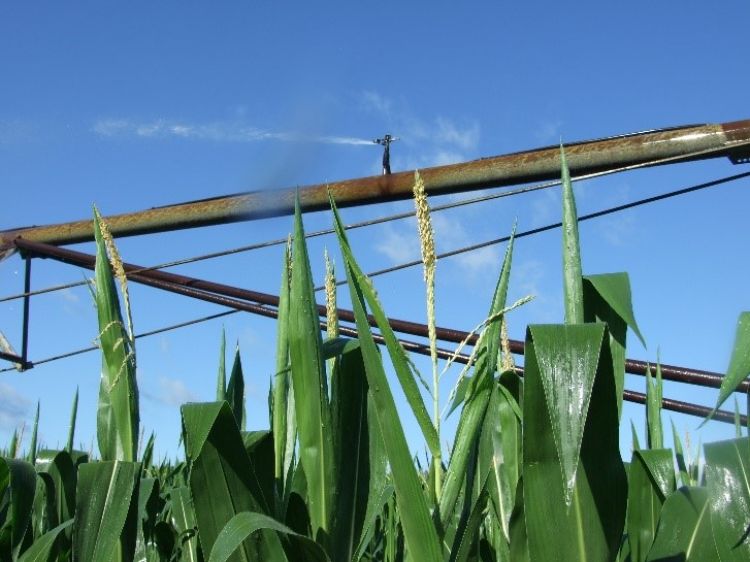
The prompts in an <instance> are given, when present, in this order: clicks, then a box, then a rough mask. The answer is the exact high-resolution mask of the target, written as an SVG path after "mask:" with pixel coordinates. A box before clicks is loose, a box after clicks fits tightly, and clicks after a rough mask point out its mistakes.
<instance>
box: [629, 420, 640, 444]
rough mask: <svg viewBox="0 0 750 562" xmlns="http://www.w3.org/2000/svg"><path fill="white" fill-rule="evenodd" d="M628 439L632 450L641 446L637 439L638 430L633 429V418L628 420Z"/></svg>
mask: <svg viewBox="0 0 750 562" xmlns="http://www.w3.org/2000/svg"><path fill="white" fill-rule="evenodd" d="M630 439H631V440H632V442H633V445H632V449H633V451H638V450H640V448H641V443H640V441H638V432H637V431H636V430H635V425H634V424H633V420H630Z"/></svg>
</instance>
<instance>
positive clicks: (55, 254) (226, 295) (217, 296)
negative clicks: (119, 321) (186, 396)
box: [16, 238, 750, 393]
mask: <svg viewBox="0 0 750 562" xmlns="http://www.w3.org/2000/svg"><path fill="white" fill-rule="evenodd" d="M16 244H17V245H18V247H19V249H21V250H23V251H24V252H27V253H29V254H30V255H35V256H40V257H48V258H52V259H55V260H58V261H62V262H64V263H69V264H72V265H77V266H80V267H85V268H87V269H91V270H93V269H94V264H95V261H96V258H95V257H94V256H92V255H89V254H84V253H82V252H76V251H73V250H67V249H64V248H58V247H56V246H51V245H49V244H42V243H39V242H31V241H29V240H25V239H23V238H21V239H18V240H17V241H16ZM123 267H124V268H125V272H126V275H127V276H128V278H130V279H132V280H133V281H136V282H138V283H143V284H146V285H150V286H152V287H157V288H162V289H166V290H172V292H179V293H180V294H183V295H186V296H191V297H193V298H198V299H201V300H206V301H209V302H214V303H216V304H222V305H224V306H230V307H233V308H237V309H240V310H245V311H247V312H253V313H256V314H263V315H265V316H269V314H267V313H266V312H265V311H267V310H269V309H267V308H265V307H266V306H274V307H275V306H278V304H279V297H278V296H276V295H270V294H268V293H262V292H259V291H251V290H248V289H241V288H239V287H233V286H230V285H225V284H222V283H215V282H212V281H206V280H203V279H197V278H195V277H188V276H185V275H178V274H175V273H168V272H166V271H154V270H145V271H144V268H143V267H142V266H138V265H134V264H128V263H125V264H123ZM170 286H171V287H170ZM173 288H179V289H174V290H173ZM243 301H251V302H252V303H257V304H255V305H253V306H254V307H257V306H258V305H261V308H260V309H256V308H253V309H252V310H251V309H250V305H249V304H248V303H247V302H243ZM317 309H318V314H319V315H320V316H323V317H324V316H325V315H326V310H325V306H323V305H317ZM338 316H339V318H340V319H341V320H343V321H346V322H354V313H353V312H352V311H351V310H346V309H339V310H338ZM368 320H369V323H370V325H371V326H377V322H376V321H375V318H373V317H372V316H368ZM388 322H389V324H390V325H391V327H392V328H393V330H395V331H397V332H400V333H403V334H410V335H414V336H420V337H427V336H428V332H427V326H426V325H425V324H420V323H418V322H411V321H408V320H399V319H396V318H389V319H388ZM435 331H436V335H437V338H438V339H439V340H441V341H446V342H451V343H461V342H463V341H464V340H467V341H468V343H469V344H471V345H474V344H475V343H476V341H477V336H476V335H474V336H470V335H469V333H468V332H465V331H462V330H454V329H452V328H443V327H437V328H436V330H435ZM510 349H511V351H512V352H513V353H515V354H518V355H522V354H523V352H524V342H522V341H519V340H510ZM648 366H649V363H647V362H645V361H639V360H636V359H626V360H625V370H626V372H628V373H630V374H634V375H641V376H644V375H645V374H646V370H647V368H648ZM661 371H662V378H663V379H664V380H671V381H676V382H682V383H688V384H695V385H698V386H704V387H710V388H719V387H721V383H722V381H723V380H724V377H723V375H721V374H719V373H713V372H710V371H702V370H697V369H688V368H687V367H679V366H675V365H661ZM748 389H750V381H747V380H745V381H742V382H741V383H740V384H739V385H738V386H737V388H736V389H735V391H736V392H744V393H746V392H748Z"/></svg>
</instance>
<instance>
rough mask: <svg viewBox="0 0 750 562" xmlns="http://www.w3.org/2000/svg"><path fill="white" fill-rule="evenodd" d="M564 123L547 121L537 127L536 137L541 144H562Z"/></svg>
mask: <svg viewBox="0 0 750 562" xmlns="http://www.w3.org/2000/svg"><path fill="white" fill-rule="evenodd" d="M561 128H562V121H560V120H554V121H545V122H543V123H539V125H537V129H536V131H534V136H535V137H536V138H537V140H538V141H539V142H541V143H558V142H560V136H561V130H562V129H561Z"/></svg>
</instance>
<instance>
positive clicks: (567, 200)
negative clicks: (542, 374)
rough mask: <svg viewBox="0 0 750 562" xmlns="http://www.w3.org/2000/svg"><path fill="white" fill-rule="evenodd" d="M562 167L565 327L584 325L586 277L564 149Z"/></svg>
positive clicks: (561, 153)
mask: <svg viewBox="0 0 750 562" xmlns="http://www.w3.org/2000/svg"><path fill="white" fill-rule="evenodd" d="M560 167H561V170H562V204H563V213H562V238H563V293H564V298H565V323H566V324H580V323H582V322H583V321H584V316H583V281H582V277H583V273H582V270H581V247H580V243H579V240H578V212H577V211H576V200H575V197H574V195H573V184H572V183H571V181H570V171H569V170H568V162H567V160H566V158H565V149H563V146H562V144H561V145H560Z"/></svg>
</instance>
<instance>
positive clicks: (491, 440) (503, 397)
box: [479, 372, 521, 542]
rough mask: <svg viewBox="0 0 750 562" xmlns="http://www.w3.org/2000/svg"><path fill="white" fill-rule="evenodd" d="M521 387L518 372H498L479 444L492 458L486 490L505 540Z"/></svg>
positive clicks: (517, 463) (516, 467)
mask: <svg viewBox="0 0 750 562" xmlns="http://www.w3.org/2000/svg"><path fill="white" fill-rule="evenodd" d="M520 389H521V386H520V380H519V378H518V376H517V375H515V374H514V373H510V372H506V373H503V374H502V375H500V380H499V384H498V385H497V386H496V387H495V388H494V389H493V391H492V397H491V398H490V404H489V407H488V409H487V414H486V415H485V417H484V426H483V427H482V437H481V440H480V445H479V448H480V455H479V456H480V458H483V457H486V456H490V458H491V470H490V476H489V481H488V483H487V491H488V495H489V498H490V501H491V504H492V506H493V508H494V510H495V514H496V516H497V520H498V522H499V523H500V530H501V532H502V535H503V538H504V540H505V541H506V542H508V541H509V540H510V518H511V514H512V512H513V506H514V504H515V494H516V487H517V485H518V480H519V478H520V475H521V472H520V471H521V420H520V418H519V416H518V415H517V414H516V411H515V410H516V409H518V408H519V406H518V401H519V394H520ZM503 390H506V392H503ZM485 451H486V452H485ZM480 473H481V470H480Z"/></svg>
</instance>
